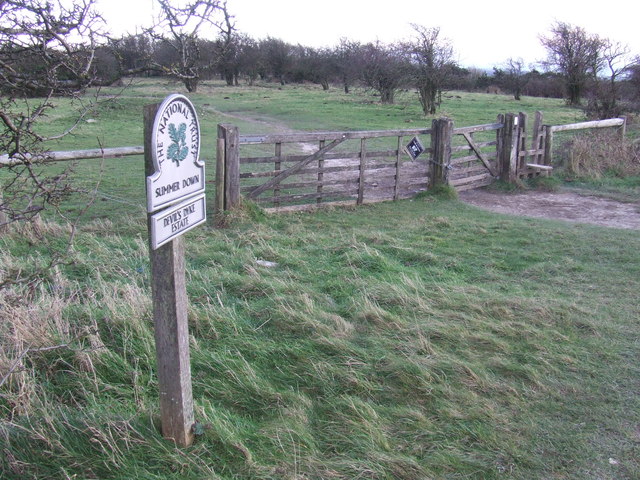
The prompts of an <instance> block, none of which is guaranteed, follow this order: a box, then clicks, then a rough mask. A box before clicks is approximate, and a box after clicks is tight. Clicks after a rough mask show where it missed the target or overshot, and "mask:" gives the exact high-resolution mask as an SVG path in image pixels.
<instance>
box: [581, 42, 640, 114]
mask: <svg viewBox="0 0 640 480" xmlns="http://www.w3.org/2000/svg"><path fill="white" fill-rule="evenodd" d="M629 53H630V50H629V47H628V46H626V45H623V44H622V43H620V42H614V41H612V40H609V39H603V40H601V45H600V50H599V52H598V57H597V59H596V63H595V64H594V66H593V69H592V75H593V78H592V80H593V89H592V91H591V95H590V98H589V104H588V112H589V113H592V114H593V115H594V116H596V117H598V118H611V117H615V116H617V115H620V114H621V113H622V112H621V109H620V108H619V105H618V96H619V92H618V90H619V83H620V82H619V80H620V77H622V76H624V75H625V74H626V73H628V72H629V69H630V67H631V65H632V63H633V62H632V61H631V59H630V58H629Z"/></svg>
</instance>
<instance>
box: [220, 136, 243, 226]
mask: <svg viewBox="0 0 640 480" xmlns="http://www.w3.org/2000/svg"><path fill="white" fill-rule="evenodd" d="M216 168H217V170H216V202H215V203H216V209H218V210H217V213H218V214H221V213H222V212H225V211H228V210H232V209H233V208H235V207H237V206H238V205H239V204H240V141H239V133H238V127H236V126H235V125H230V124H219V125H218V158H217V161H216Z"/></svg>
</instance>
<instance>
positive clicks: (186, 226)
mask: <svg viewBox="0 0 640 480" xmlns="http://www.w3.org/2000/svg"><path fill="white" fill-rule="evenodd" d="M206 220H207V214H206V208H205V196H204V193H201V194H200V195H197V196H195V197H191V198H189V199H188V200H185V201H184V202H181V203H178V204H177V205H173V206H171V207H169V208H165V209H164V210H162V211H160V212H158V213H155V214H153V215H151V221H150V226H151V248H152V249H153V250H156V249H158V248H159V247H161V246H162V245H164V244H165V243H167V242H170V241H171V240H173V239H174V238H176V237H178V236H180V235H182V234H183V233H185V232H188V231H189V230H191V229H192V228H193V227H196V226H198V225H200V224H201V223H204V222H205V221H206Z"/></svg>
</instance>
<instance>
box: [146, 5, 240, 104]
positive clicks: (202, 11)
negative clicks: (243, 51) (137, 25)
mask: <svg viewBox="0 0 640 480" xmlns="http://www.w3.org/2000/svg"><path fill="white" fill-rule="evenodd" d="M156 1H157V3H158V6H159V7H160V18H159V21H158V23H157V24H156V25H155V26H154V27H153V28H151V29H149V30H148V33H149V34H150V35H151V36H152V37H153V38H154V39H155V40H156V41H157V42H159V43H161V44H164V45H165V46H167V47H168V48H169V49H170V50H172V51H173V52H174V54H175V58H176V59H177V61H176V62H172V63H169V64H168V65H163V68H164V70H165V72H166V73H167V74H169V75H171V76H173V77H175V78H177V79H179V80H180V81H181V82H182V83H183V84H184V86H185V88H186V89H187V91H189V92H195V91H196V90H197V88H198V83H199V82H200V79H201V70H202V68H203V65H202V63H201V61H200V60H201V51H200V41H199V40H200V36H201V34H202V33H203V31H205V30H208V29H213V31H215V32H217V33H218V34H220V35H221V37H222V39H223V42H229V43H231V39H232V38H233V32H234V31H235V25H234V23H233V17H232V16H231V15H229V12H228V10H227V2H226V1H221V0H191V1H189V2H188V3H186V4H184V5H183V6H179V5H177V4H176V2H175V1H173V0H156Z"/></svg>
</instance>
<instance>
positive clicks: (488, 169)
mask: <svg viewBox="0 0 640 480" xmlns="http://www.w3.org/2000/svg"><path fill="white" fill-rule="evenodd" d="M520 118H521V116H516V115H513V114H507V115H501V116H500V117H499V118H498V121H497V122H495V123H490V124H486V125H476V126H471V127H461V128H455V127H454V124H453V121H452V120H450V119H448V118H440V119H435V120H433V122H432V125H431V128H429V129H427V128H423V129H403V130H386V131H344V132H314V133H299V134H289V135H240V134H239V132H238V129H237V127H235V126H233V125H228V124H224V125H219V126H218V158H217V164H216V170H217V174H216V185H217V188H216V192H217V197H216V208H217V210H218V211H225V210H230V209H232V208H233V207H234V206H235V205H237V204H238V202H239V201H240V198H241V197H242V196H244V197H246V198H248V199H251V200H253V201H256V202H258V203H259V204H261V205H263V206H264V207H266V208H269V209H271V208H273V209H277V210H283V209H287V210H291V209H305V208H310V207H315V206H319V205H325V204H332V205H334V204H356V205H361V204H363V203H367V202H377V201H383V200H397V199H400V198H409V197H411V196H414V195H415V194H416V193H418V192H420V191H423V190H426V189H428V188H430V187H431V186H433V185H436V184H438V183H443V184H450V185H453V186H454V187H455V188H456V189H458V190H467V189H471V188H478V187H480V186H484V185H488V184H490V183H491V182H493V181H494V180H495V179H497V178H502V179H504V180H505V181H514V180H515V179H516V178H517V176H518V171H517V169H518V159H520V158H522V159H526V158H527V157H526V156H523V157H519V156H518V146H519V145H520V143H521V141H522V138H523V136H522V134H521V131H520V129H519V127H518V125H519V119H520ZM413 138H417V139H418V141H420V143H422V144H423V145H424V151H423V152H422V153H421V154H420V155H419V156H418V157H417V158H413V157H411V156H410V155H409V153H408V151H407V149H406V148H405V147H406V145H407V144H408V143H409V142H410V141H411V140H412V139H413ZM245 152H247V153H245ZM535 152H536V154H540V153H541V152H542V153H543V152H544V146H541V147H540V148H539V149H537V150H536V151H535ZM527 153H531V152H527ZM540 171H541V170H540V169H537V172H540ZM535 174H536V172H535V171H534V172H528V171H527V175H535Z"/></svg>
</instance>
